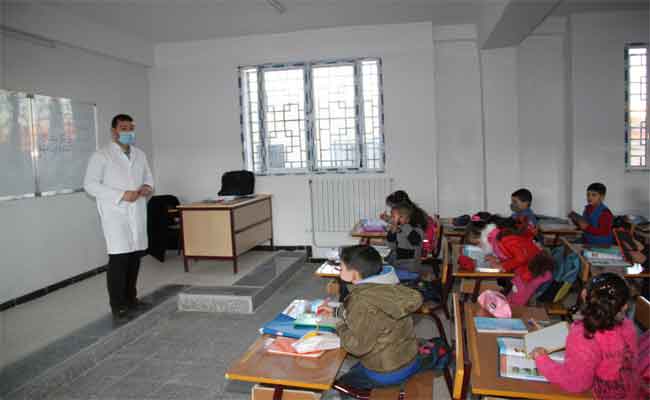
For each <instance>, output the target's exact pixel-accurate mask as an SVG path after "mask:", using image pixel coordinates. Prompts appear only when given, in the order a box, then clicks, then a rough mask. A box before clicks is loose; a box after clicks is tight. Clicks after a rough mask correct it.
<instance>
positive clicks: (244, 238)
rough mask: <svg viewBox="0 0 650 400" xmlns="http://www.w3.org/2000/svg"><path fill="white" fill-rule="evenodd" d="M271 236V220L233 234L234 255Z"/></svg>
mask: <svg viewBox="0 0 650 400" xmlns="http://www.w3.org/2000/svg"><path fill="white" fill-rule="evenodd" d="M272 237H273V224H272V223H271V221H270V220H269V221H266V222H263V223H261V224H259V225H256V226H254V227H252V228H250V229H246V230H245V231H242V232H239V233H236V234H235V249H236V252H237V254H235V255H236V256H238V255H240V254H242V253H245V252H247V251H248V250H250V249H252V248H253V247H255V246H257V245H258V244H260V243H263V242H266V241H267V240H269V239H271V238H272Z"/></svg>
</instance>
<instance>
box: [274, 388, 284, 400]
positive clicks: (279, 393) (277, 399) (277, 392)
mask: <svg viewBox="0 0 650 400" xmlns="http://www.w3.org/2000/svg"><path fill="white" fill-rule="evenodd" d="M283 391H284V388H283V387H282V386H276V387H275V390H273V400H280V399H282V392H283Z"/></svg>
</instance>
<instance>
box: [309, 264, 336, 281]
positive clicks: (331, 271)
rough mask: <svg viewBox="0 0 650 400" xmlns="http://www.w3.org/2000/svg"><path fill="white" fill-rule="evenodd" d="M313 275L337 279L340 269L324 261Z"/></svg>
mask: <svg viewBox="0 0 650 400" xmlns="http://www.w3.org/2000/svg"><path fill="white" fill-rule="evenodd" d="M314 274H316V276H318V277H320V278H338V277H339V276H340V275H341V267H340V266H338V265H333V264H330V263H329V262H328V261H325V262H324V263H323V264H321V266H320V267H318V269H317V270H316V272H315V273H314Z"/></svg>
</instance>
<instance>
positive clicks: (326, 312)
mask: <svg viewBox="0 0 650 400" xmlns="http://www.w3.org/2000/svg"><path fill="white" fill-rule="evenodd" d="M316 315H322V316H324V317H333V316H334V308H332V307H330V306H328V305H326V304H322V305H320V306H319V307H318V309H317V310H316Z"/></svg>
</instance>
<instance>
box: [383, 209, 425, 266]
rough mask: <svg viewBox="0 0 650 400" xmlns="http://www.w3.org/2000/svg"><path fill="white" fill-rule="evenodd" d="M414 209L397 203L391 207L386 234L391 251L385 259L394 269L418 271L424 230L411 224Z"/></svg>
mask: <svg viewBox="0 0 650 400" xmlns="http://www.w3.org/2000/svg"><path fill="white" fill-rule="evenodd" d="M414 211H415V209H414V208H413V206H412V205H410V204H399V205H397V206H395V207H393V208H392V209H391V219H392V223H391V224H390V225H389V227H388V234H387V236H386V242H387V244H388V246H389V247H390V248H391V252H390V254H389V256H388V259H387V261H388V262H389V263H390V264H391V265H392V266H394V267H395V268H396V269H403V270H407V271H410V272H420V265H421V262H420V258H421V256H422V238H423V237H424V230H423V228H422V227H419V226H417V225H411V216H412V215H413V212H414Z"/></svg>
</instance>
